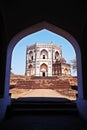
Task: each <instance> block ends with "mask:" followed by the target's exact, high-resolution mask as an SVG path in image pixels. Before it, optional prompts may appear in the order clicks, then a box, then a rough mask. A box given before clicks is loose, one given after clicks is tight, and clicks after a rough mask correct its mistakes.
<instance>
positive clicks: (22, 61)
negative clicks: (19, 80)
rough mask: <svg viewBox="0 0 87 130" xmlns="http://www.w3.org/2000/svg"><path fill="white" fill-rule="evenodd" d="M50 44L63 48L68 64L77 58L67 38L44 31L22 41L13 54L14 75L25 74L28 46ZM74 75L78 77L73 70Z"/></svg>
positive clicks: (63, 54) (12, 66)
mask: <svg viewBox="0 0 87 130" xmlns="http://www.w3.org/2000/svg"><path fill="white" fill-rule="evenodd" d="M36 42H37V43H50V42H53V43H54V44H56V45H58V46H61V47H62V56H63V57H64V58H65V60H66V62H67V63H70V64H71V60H72V59H74V58H76V54H75V50H74V48H73V46H72V45H71V44H70V42H69V41H67V40H66V39H65V38H63V37H61V36H59V35H57V34H55V33H53V32H51V31H48V30H46V29H43V30H41V31H38V32H35V33H33V34H31V35H28V36H26V37H24V38H23V39H21V40H20V41H19V42H18V43H17V44H16V46H15V47H14V50H13V52H12V61H11V68H12V72H13V73H14V74H19V75H24V74H25V65H26V46H28V45H32V44H35V43H36ZM71 72H72V75H76V73H73V71H72V70H71Z"/></svg>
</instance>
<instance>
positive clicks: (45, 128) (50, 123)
mask: <svg viewBox="0 0 87 130" xmlns="http://www.w3.org/2000/svg"><path fill="white" fill-rule="evenodd" d="M0 130H87V124H86V123H85V122H83V120H82V119H80V118H79V116H75V115H28V116H27V115H26V116H25V115H23V116H14V117H12V118H10V119H7V120H5V121H4V122H3V123H2V124H1V125H0Z"/></svg>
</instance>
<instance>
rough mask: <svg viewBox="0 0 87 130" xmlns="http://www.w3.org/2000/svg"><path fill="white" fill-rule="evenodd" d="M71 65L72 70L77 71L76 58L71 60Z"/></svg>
mask: <svg viewBox="0 0 87 130" xmlns="http://www.w3.org/2000/svg"><path fill="white" fill-rule="evenodd" d="M71 67H72V69H73V72H76V71H77V62H76V58H74V59H72V60H71Z"/></svg>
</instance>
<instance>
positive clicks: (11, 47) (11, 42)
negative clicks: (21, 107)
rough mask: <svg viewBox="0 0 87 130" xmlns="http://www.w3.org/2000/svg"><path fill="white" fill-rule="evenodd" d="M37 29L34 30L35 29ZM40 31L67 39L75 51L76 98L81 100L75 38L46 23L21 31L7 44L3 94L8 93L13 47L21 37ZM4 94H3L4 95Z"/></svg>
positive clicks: (80, 78) (79, 61)
mask: <svg viewBox="0 0 87 130" xmlns="http://www.w3.org/2000/svg"><path fill="white" fill-rule="evenodd" d="M35 27H36V28H37V29H36V28H35ZM42 29H47V30H50V31H52V32H54V33H56V34H58V35H60V36H62V37H64V38H65V39H67V40H68V41H69V42H70V43H71V44H72V46H73V47H74V49H75V52H76V58H77V68H78V69H77V73H78V96H79V97H81V98H83V91H82V67H81V53H80V48H79V46H78V43H77V41H76V40H75V38H74V37H73V36H72V35H70V34H69V33H68V32H66V31H64V30H62V29H60V28H58V27H56V26H54V25H52V24H49V23H47V22H41V23H38V24H36V25H34V26H32V27H29V28H27V29H25V30H23V31H22V32H20V33H19V34H17V35H16V36H15V37H14V38H13V39H12V40H11V41H10V43H9V46H8V50H7V66H6V79H5V90H6V91H5V92H6V93H7V92H9V80H10V79H9V78H10V67H11V55H12V51H13V48H14V46H15V45H16V44H17V42H18V41H19V40H20V39H22V38H23V37H25V36H27V35H29V34H32V33H33V32H36V31H39V30H42ZM43 76H45V73H44V72H43ZM6 93H5V94H6Z"/></svg>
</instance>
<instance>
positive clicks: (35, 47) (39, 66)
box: [25, 42, 71, 76]
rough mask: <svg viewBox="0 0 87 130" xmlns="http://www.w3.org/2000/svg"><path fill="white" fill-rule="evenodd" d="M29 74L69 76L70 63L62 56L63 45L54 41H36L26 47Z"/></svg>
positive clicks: (26, 72) (26, 70)
mask: <svg viewBox="0 0 87 130" xmlns="http://www.w3.org/2000/svg"><path fill="white" fill-rule="evenodd" d="M25 75H27V76H65V75H67V76H69V75H71V69H70V64H68V63H66V60H65V59H64V58H63V57H62V47H61V46H58V45H55V44H54V43H52V42H51V43H35V44H32V45H30V46H27V48H26V68H25Z"/></svg>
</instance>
